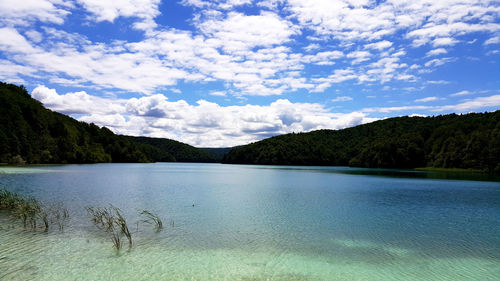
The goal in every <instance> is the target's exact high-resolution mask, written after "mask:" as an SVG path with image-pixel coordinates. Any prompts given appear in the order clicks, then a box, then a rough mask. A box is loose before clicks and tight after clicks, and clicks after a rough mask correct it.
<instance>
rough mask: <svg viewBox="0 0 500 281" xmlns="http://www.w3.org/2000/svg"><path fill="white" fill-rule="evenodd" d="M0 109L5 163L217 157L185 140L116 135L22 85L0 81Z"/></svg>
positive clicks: (1, 152)
mask: <svg viewBox="0 0 500 281" xmlns="http://www.w3.org/2000/svg"><path fill="white" fill-rule="evenodd" d="M0 112H1V114H0V162H1V163H12V164H20V163H33V164H35V163H98V162H155V161H187V162H214V161H215V159H214V157H213V156H211V155H210V154H208V153H207V152H205V151H202V150H199V149H197V148H195V147H192V146H190V145H187V144H184V143H180V142H177V141H173V140H168V139H153V138H151V139H149V138H143V137H140V138H135V137H127V136H121V135H116V134H114V133H113V132H111V131H110V130H109V129H107V128H105V127H102V128H99V127H98V126H96V125H94V124H87V123H84V122H79V121H77V120H75V119H73V118H71V117H69V116H66V115H63V114H60V113H57V112H53V111H51V110H49V109H46V108H45V107H43V105H42V104H41V103H40V102H38V101H37V100H35V99H33V98H31V96H30V95H29V94H28V92H27V91H26V89H25V88H24V87H23V86H16V85H13V84H6V83H1V82H0Z"/></svg>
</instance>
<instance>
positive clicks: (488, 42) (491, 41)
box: [484, 36, 500, 45]
mask: <svg viewBox="0 0 500 281" xmlns="http://www.w3.org/2000/svg"><path fill="white" fill-rule="evenodd" d="M498 43H500V36H495V37H491V38H489V39H488V40H486V41H484V45H491V44H498Z"/></svg>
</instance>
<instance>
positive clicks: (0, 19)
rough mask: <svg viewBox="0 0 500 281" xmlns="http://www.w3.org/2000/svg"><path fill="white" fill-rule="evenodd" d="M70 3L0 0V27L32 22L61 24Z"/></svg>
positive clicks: (58, 0)
mask: <svg viewBox="0 0 500 281" xmlns="http://www.w3.org/2000/svg"><path fill="white" fill-rule="evenodd" d="M72 6H73V4H72V1H65V0H23V1H17V0H2V1H0V25H4V26H5V25H7V26H12V25H22V26H25V25H28V24H29V23H31V22H32V21H35V20H39V21H41V22H48V23H55V24H62V23H63V22H64V19H65V18H66V16H67V15H68V14H70V11H69V8H71V7H72Z"/></svg>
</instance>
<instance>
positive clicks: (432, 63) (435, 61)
mask: <svg viewBox="0 0 500 281" xmlns="http://www.w3.org/2000/svg"><path fill="white" fill-rule="evenodd" d="M454 60H455V59H454V58H441V59H432V60H430V61H428V62H426V63H425V64H424V65H425V67H433V66H441V65H443V64H445V63H448V62H452V61H454Z"/></svg>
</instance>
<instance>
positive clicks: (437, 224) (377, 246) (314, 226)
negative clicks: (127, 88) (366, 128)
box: [0, 163, 500, 281]
mask: <svg viewBox="0 0 500 281" xmlns="http://www.w3.org/2000/svg"><path fill="white" fill-rule="evenodd" d="M466 177H467V176H466ZM466 177H465V178H464V176H463V175H462V176H461V175H458V174H456V175H449V174H439V173H429V172H413V171H394V170H368V169H352V168H344V167H278V166H244V165H241V166H240V165H221V164H180V163H156V164H97V165H65V166H39V167H26V168H9V167H0V188H5V189H8V190H10V191H14V192H18V193H21V194H23V195H27V196H33V197H35V198H37V199H39V200H41V201H43V202H54V203H55V202H63V203H64V204H65V205H66V207H68V209H69V212H70V216H71V219H70V222H69V223H68V226H67V227H66V228H65V229H64V231H63V232H59V231H58V230H53V231H50V232H49V233H44V232H43V231H36V232H33V231H27V230H23V228H22V226H20V225H19V224H18V223H13V222H11V221H9V220H8V219H7V217H6V214H5V213H4V214H1V213H0V280H51V281H52V280H454V281H455V280H499V279H500V182H498V181H496V182H495V181H488V179H487V178H486V179H484V178H481V176H477V177H476V178H473V179H476V180H465V179H466ZM453 178H455V179H453ZM109 203H111V204H113V205H115V206H117V207H119V208H120V209H121V210H122V211H123V213H124V214H125V217H126V219H127V221H128V223H129V227H130V228H131V230H132V231H133V238H134V246H133V247H132V249H131V250H128V249H127V248H128V247H124V248H123V249H122V250H121V251H120V252H117V251H116V250H114V249H113V246H112V242H111V240H110V239H109V237H107V236H105V235H103V234H101V233H100V232H98V231H97V230H96V228H95V227H94V226H93V225H92V223H91V222H90V219H89V216H88V214H87V212H86V211H85V207H87V206H108V204H109ZM193 205H194V206H193ZM143 209H147V210H150V211H153V212H156V213H158V214H159V216H160V217H161V218H162V219H163V222H164V225H165V228H164V230H163V231H161V232H159V233H156V232H155V231H154V230H153V229H152V228H151V227H148V226H147V225H145V224H144V223H140V224H139V227H137V222H138V221H140V217H139V216H138V211H139V210H143Z"/></svg>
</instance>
